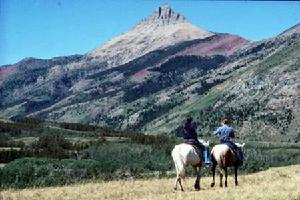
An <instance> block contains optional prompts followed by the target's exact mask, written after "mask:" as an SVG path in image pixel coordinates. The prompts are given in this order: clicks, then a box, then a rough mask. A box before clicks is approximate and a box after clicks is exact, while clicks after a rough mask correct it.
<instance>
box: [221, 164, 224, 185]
mask: <svg viewBox="0 0 300 200" xmlns="http://www.w3.org/2000/svg"><path fill="white" fill-rule="evenodd" d="M223 172H224V169H223V168H221V169H220V187H223Z"/></svg>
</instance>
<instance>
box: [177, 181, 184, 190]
mask: <svg viewBox="0 0 300 200" xmlns="http://www.w3.org/2000/svg"><path fill="white" fill-rule="evenodd" d="M178 183H179V185H180V189H181V191H182V192H183V191H184V190H183V187H182V184H181V178H180V177H179V178H178Z"/></svg>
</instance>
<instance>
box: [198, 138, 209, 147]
mask: <svg viewBox="0 0 300 200" xmlns="http://www.w3.org/2000/svg"><path fill="white" fill-rule="evenodd" d="M198 140H199V142H200V143H202V144H203V145H204V146H206V147H209V140H207V141H205V140H202V139H198Z"/></svg>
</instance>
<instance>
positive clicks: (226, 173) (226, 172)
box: [224, 167, 228, 187]
mask: <svg viewBox="0 0 300 200" xmlns="http://www.w3.org/2000/svg"><path fill="white" fill-rule="evenodd" d="M224 173H225V187H227V175H228V171H227V167H224Z"/></svg>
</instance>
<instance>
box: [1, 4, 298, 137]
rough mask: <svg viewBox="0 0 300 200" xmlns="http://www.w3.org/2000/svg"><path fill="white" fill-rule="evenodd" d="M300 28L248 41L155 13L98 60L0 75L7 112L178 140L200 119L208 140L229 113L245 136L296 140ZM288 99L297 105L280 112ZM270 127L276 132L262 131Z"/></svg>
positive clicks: (60, 60)
mask: <svg viewBox="0 0 300 200" xmlns="http://www.w3.org/2000/svg"><path fill="white" fill-rule="evenodd" d="M157 20H158V21H159V22H158V23H157ZM153 21H154V22H153ZM152 22H153V23H154V24H155V25H153V23H152ZM143 23H144V24H143ZM145 27H147V28H149V30H150V33H151V34H149V30H148V29H147V30H145ZM170 27H171V30H168V29H169V28H170ZM174 27H175V28H174ZM156 30H159V31H158V32H156V35H153V34H152V33H155V31H156ZM165 30H168V31H167V33H166V32H164V31H165ZM187 30H188V31H187ZM295 30H296V31H295ZM297 30H298V29H297V26H296V28H295V27H292V28H291V29H288V30H287V32H283V33H285V34H284V36H283V35H279V36H276V37H274V38H270V39H266V40H262V41H257V42H250V41H248V40H246V39H244V38H242V37H240V36H236V35H231V34H220V33H211V32H207V31H205V30H202V29H199V28H197V27H195V26H194V25H192V24H190V23H189V22H188V21H187V19H186V18H185V17H184V16H182V15H180V14H178V13H176V12H175V11H172V10H171V8H169V7H168V6H165V7H162V8H158V9H157V10H156V11H154V13H152V14H151V15H149V17H148V18H146V20H145V19H144V21H143V20H142V21H141V22H140V23H139V24H138V25H136V26H135V27H134V28H133V29H131V30H130V31H129V32H127V33H125V34H123V35H121V36H118V37H116V38H113V39H112V40H110V41H108V42H107V44H104V45H103V46H101V47H100V48H99V49H98V50H97V51H95V50H94V51H95V52H94V53H95V55H91V52H89V53H87V54H85V55H74V56H66V57H57V58H53V59H35V58H29V59H25V60H22V61H20V62H18V63H16V64H15V65H11V66H10V67H5V68H4V69H0V99H1V101H0V112H1V114H0V116H1V117H7V118H10V117H17V116H29V117H38V118H42V119H47V120H52V121H59V122H77V123H90V124H98V125H102V126H110V127H112V128H115V129H123V130H124V129H134V130H139V131H142V132H145V133H149V134H158V133H159V134H161V133H162V134H171V133H172V134H174V133H180V127H181V124H182V120H183V119H184V118H185V117H186V116H187V115H193V116H195V123H196V124H197V125H198V132H199V133H201V134H209V133H210V132H211V131H212V130H213V129H214V128H215V127H216V126H218V123H217V121H218V120H220V119H219V118H222V117H226V116H227V115H229V116H230V117H229V118H230V119H231V120H232V121H233V122H234V123H235V125H236V126H237V130H239V131H240V130H243V131H244V132H245V134H243V137H245V138H247V137H248V136H247V134H249V135H251V133H249V131H248V132H247V131H246V130H252V129H255V128H257V129H259V130H260V134H261V136H259V135H257V134H255V137H254V136H253V138H255V139H259V138H260V137H264V138H266V139H268V140H272V139H278V138H279V139H280V140H284V141H286V140H295V138H297V137H298V136H297V131H298V130H299V127H298V125H297V122H298V121H299V120H300V116H298V114H299V113H298V111H297V110H295V111H293V110H292V109H291V108H294V106H295V105H298V104H297V103H299V100H298V97H297V94H298V93H297V92H298V89H297V87H298V86H297V84H296V83H297V81H299V80H298V79H297V76H296V75H297V74H298V72H299V71H298V70H299V63H298V60H299V57H298V56H297V52H298V51H299V49H298V43H299V40H300V39H299V38H300V36H299V35H300V34H299V32H297ZM140 31H141V32H140ZM151 31H152V32H151ZM177 31H179V32H177ZM174 34H175V36H174ZM144 36H146V37H147V39H152V40H151V41H147V39H145V38H144ZM173 36H174V37H173ZM165 38H167V41H166V40H165ZM174 38H175V39H174ZM162 40H163V41H164V43H163V45H161V44H159V43H160V42H161V41H162ZM145 41H146V43H145ZM141 42H142V43H141ZM145 47H147V48H145ZM92 52H93V51H92ZM99 52H100V54H98V53H99ZM284 57H285V58H287V59H288V60H287V61H285V60H284V59H283V58H284ZM7 69H13V70H12V71H9V70H8V71H7ZM269 69H272V70H269ZM274 69H276V70H274ZM291 72H293V73H294V74H293V73H291ZM280 73H281V74H280ZM1 74H2V76H1ZM282 74H283V75H284V76H282ZM238 77H244V79H245V80H242V79H239V78H238ZM274 77H276V80H277V81H278V83H277V85H276V87H275V86H274V90H273V89H272V88H271V85H272V84H275V83H276V80H275V79H274ZM283 77H284V78H286V79H287V80H289V81H286V80H284V78H283ZM285 82H287V83H289V84H285ZM299 82H300V81H299ZM271 83H272V84H271ZM253 85H254V86H253ZM250 86H251V87H250ZM252 86H253V88H252ZM249 87H250V88H252V89H249ZM230 88H231V90H230ZM262 91H263V92H262ZM287 91H288V92H287ZM252 93H253V94H252ZM256 93H257V94H258V96H255V94H256ZM241 94H242V95H241ZM275 94H278V95H275ZM286 94H287V95H286ZM288 95H290V97H289V98H290V100H289V99H288V100H286V98H287V97H288ZM281 97H284V98H281ZM282 102H284V103H287V104H288V105H290V108H286V107H280V106H279V105H280V104H281V103H282ZM235 105H236V106H235ZM256 105H260V106H261V107H259V108H258V107H257V106H256ZM274 109H275V111H276V112H275V111H274ZM262 113H265V116H264V114H262ZM272 113H275V115H274V117H272V116H271V114H272ZM285 118H287V119H288V120H286V119H285ZM237 119H241V121H238V120H237ZM283 119H284V120H283ZM272 120H274V121H275V120H276V121H277V123H275V122H274V123H273V124H272V123H271V122H272ZM279 121H283V122H284V123H285V124H284V123H283V124H280V123H279ZM247 123H248V124H247ZM298 124H299V123H298ZM264 126H266V127H269V129H270V130H272V131H266V132H265V133H264V132H262V131H261V130H263V129H262V127H264ZM278 127H282V128H280V130H277V129H278ZM284 131H285V132H286V134H284ZM272 134H273V135H272ZM282 135H283V136H282ZM270 136H274V137H273V138H272V137H270ZM299 137H300V136H299Z"/></svg>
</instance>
